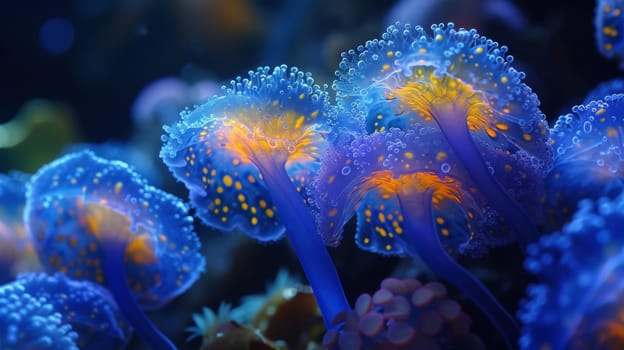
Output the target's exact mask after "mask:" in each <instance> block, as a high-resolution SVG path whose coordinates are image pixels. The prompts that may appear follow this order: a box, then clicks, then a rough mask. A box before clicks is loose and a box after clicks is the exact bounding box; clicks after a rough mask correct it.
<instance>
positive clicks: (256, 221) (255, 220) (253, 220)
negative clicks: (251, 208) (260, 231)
mask: <svg viewBox="0 0 624 350" xmlns="http://www.w3.org/2000/svg"><path fill="white" fill-rule="evenodd" d="M251 224H252V225H257V224H258V218H257V217H253V218H251Z"/></svg>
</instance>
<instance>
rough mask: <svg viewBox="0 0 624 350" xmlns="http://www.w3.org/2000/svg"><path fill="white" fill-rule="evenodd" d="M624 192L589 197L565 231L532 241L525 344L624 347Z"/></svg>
mask: <svg viewBox="0 0 624 350" xmlns="http://www.w3.org/2000/svg"><path fill="white" fill-rule="evenodd" d="M623 213H624V196H623V195H619V196H617V197H616V198H613V199H610V198H608V197H602V198H599V199H595V200H593V199H586V200H583V201H581V203H579V207H578V210H577V211H576V213H575V214H574V216H573V218H572V220H571V221H570V222H569V223H568V224H566V225H565V226H564V227H563V228H562V229H561V230H560V231H557V232H554V233H552V234H549V235H545V236H543V237H541V238H540V240H539V241H538V242H536V243H534V244H532V245H530V246H529V248H528V249H527V257H526V260H525V264H524V266H525V268H526V269H527V270H528V271H530V272H531V273H533V274H535V276H536V277H537V280H538V283H537V284H532V285H530V286H529V287H528V288H527V293H526V294H527V295H526V298H525V299H523V300H522V301H521V305H520V310H519V312H518V316H519V318H520V321H521V322H522V325H523V327H522V336H521V338H520V342H519V345H520V348H521V349H546V348H547V349H552V350H561V349H597V350H615V349H622V348H623V347H624V335H623V334H624V333H623V332H622V331H623V330H624V318H623V316H622V315H624V305H623V304H622V300H623V296H624V283H623V282H622V281H623V280H624V279H623V277H624V252H623V250H622V246H623V244H624V235H623V231H622V227H623V225H624V214H623Z"/></svg>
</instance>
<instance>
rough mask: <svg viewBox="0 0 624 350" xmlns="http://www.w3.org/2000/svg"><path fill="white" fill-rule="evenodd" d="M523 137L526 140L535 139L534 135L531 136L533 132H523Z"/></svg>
mask: <svg viewBox="0 0 624 350" xmlns="http://www.w3.org/2000/svg"><path fill="white" fill-rule="evenodd" d="M522 138H523V139H524V141H527V142H528V141H531V139H533V137H532V136H531V134H522Z"/></svg>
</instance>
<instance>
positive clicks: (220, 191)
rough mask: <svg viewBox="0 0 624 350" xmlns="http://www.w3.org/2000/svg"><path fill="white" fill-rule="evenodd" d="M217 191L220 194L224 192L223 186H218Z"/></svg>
mask: <svg viewBox="0 0 624 350" xmlns="http://www.w3.org/2000/svg"><path fill="white" fill-rule="evenodd" d="M217 193H219V194H221V193H223V187H221V186H219V187H217Z"/></svg>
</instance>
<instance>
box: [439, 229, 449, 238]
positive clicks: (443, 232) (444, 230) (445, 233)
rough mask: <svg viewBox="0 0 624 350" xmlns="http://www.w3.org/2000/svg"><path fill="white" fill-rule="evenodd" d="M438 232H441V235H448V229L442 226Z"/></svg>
mask: <svg viewBox="0 0 624 350" xmlns="http://www.w3.org/2000/svg"><path fill="white" fill-rule="evenodd" d="M440 233H442V235H443V236H448V235H449V230H448V229H446V228H443V229H441V230H440Z"/></svg>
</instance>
